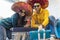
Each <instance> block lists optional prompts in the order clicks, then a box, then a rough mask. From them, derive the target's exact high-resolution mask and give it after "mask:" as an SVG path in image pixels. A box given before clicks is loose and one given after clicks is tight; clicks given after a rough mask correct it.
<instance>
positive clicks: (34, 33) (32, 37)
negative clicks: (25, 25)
mask: <svg viewBox="0 0 60 40" xmlns="http://www.w3.org/2000/svg"><path fill="white" fill-rule="evenodd" d="M39 33H40V39H43V38H44V35H43V34H44V33H45V38H46V39H47V38H50V34H51V31H50V30H45V32H44V30H40V32H39ZM29 35H30V40H38V31H30V32H29Z"/></svg>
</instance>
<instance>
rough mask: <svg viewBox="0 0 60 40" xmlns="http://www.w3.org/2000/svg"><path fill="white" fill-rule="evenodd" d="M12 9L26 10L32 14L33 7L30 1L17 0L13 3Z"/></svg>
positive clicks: (16, 10)
mask: <svg viewBox="0 0 60 40" xmlns="http://www.w3.org/2000/svg"><path fill="white" fill-rule="evenodd" d="M12 10H13V11H15V12H17V13H18V12H19V11H20V10H25V11H26V12H27V14H26V15H27V16H31V15H32V7H31V5H29V4H28V3H25V2H17V3H14V4H13V5H12Z"/></svg>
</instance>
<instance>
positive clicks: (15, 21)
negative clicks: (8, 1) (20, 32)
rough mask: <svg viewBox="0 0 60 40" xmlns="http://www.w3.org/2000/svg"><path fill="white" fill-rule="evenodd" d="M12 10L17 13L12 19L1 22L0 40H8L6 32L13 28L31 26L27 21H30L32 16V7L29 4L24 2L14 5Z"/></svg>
mask: <svg viewBox="0 0 60 40" xmlns="http://www.w3.org/2000/svg"><path fill="white" fill-rule="evenodd" d="M29 8H30V9H29ZM12 10H13V11H14V12H16V13H15V14H13V15H12V16H11V17H10V18H6V19H1V20H0V30H1V31H0V40H6V38H5V37H6V35H5V32H6V30H9V29H10V28H12V27H29V26H30V23H29V22H28V20H27V19H30V18H29V17H30V16H31V15H32V7H31V6H30V5H29V4H27V3H24V2H17V3H14V4H13V5H12ZM5 29H6V30H5ZM8 34H9V33H8Z"/></svg>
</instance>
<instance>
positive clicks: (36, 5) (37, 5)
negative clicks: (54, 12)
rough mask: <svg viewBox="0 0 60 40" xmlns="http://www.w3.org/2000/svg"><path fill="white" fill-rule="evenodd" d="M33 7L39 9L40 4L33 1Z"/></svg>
mask: <svg viewBox="0 0 60 40" xmlns="http://www.w3.org/2000/svg"><path fill="white" fill-rule="evenodd" d="M34 9H35V10H36V11H39V10H40V9H41V5H40V4H39V3H35V4H34Z"/></svg>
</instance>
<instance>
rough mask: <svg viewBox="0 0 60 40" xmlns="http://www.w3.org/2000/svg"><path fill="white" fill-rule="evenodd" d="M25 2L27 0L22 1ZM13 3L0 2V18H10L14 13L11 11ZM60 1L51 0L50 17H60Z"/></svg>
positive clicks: (3, 0) (2, 0)
mask: <svg viewBox="0 0 60 40" xmlns="http://www.w3.org/2000/svg"><path fill="white" fill-rule="evenodd" d="M20 1H25V0H20ZM12 4H13V3H10V2H8V1H5V0H0V16H2V17H4V18H6V17H10V16H11V15H12V14H14V12H13V11H12V10H11V5H12ZM59 4H60V0H49V7H48V10H49V12H50V15H54V16H55V17H56V18H59V17H60V5H59Z"/></svg>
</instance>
